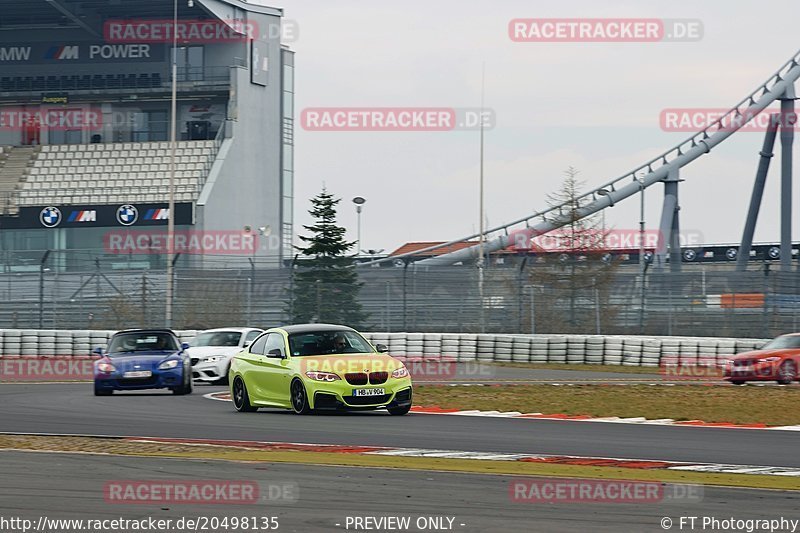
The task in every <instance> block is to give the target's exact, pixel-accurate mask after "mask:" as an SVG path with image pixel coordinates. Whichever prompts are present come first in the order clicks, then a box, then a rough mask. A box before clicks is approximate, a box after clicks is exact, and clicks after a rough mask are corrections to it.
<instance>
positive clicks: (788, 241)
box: [780, 85, 795, 270]
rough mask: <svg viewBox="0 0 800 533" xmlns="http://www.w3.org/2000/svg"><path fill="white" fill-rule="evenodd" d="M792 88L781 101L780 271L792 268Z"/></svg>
mask: <svg viewBox="0 0 800 533" xmlns="http://www.w3.org/2000/svg"><path fill="white" fill-rule="evenodd" d="M794 97H795V94H794V86H792V85H790V86H789V87H788V88H787V89H786V92H785V93H784V94H783V97H782V98H781V99H780V100H781V270H789V269H790V268H791V267H792V144H793V143H794V123H795V118H794Z"/></svg>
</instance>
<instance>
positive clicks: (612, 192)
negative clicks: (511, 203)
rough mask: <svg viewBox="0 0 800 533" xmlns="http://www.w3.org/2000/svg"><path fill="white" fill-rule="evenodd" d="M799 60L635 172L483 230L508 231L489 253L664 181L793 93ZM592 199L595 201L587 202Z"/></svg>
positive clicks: (437, 260) (459, 254)
mask: <svg viewBox="0 0 800 533" xmlns="http://www.w3.org/2000/svg"><path fill="white" fill-rule="evenodd" d="M798 61H800V51H798V52H797V53H795V54H794V56H792V58H791V59H790V60H789V61H787V62H786V63H784V65H783V66H782V67H781V68H780V69H778V71H777V72H775V73H774V74H773V75H772V76H770V77H769V79H768V80H767V81H766V82H764V83H763V84H762V85H760V86H759V87H758V88H757V89H756V90H754V91H753V92H751V93H750V94H749V95H748V96H746V97H745V98H744V99H743V100H742V101H741V102H739V103H738V104H736V105H735V106H734V107H732V108H730V109H729V110H728V111H727V112H726V113H725V114H724V115H722V116H720V117H719V118H718V119H717V120H716V121H714V122H713V123H712V124H710V125H708V126H707V127H706V128H705V129H703V130H701V131H699V132H697V133H695V134H693V135H692V136H691V137H689V138H688V139H686V140H685V141H683V142H681V143H679V144H677V145H675V146H673V147H672V148H670V149H669V150H667V151H666V152H664V153H662V154H661V155H659V156H657V157H655V158H653V159H651V160H650V161H647V162H646V163H643V164H642V165H639V166H638V167H636V168H635V169H633V170H631V171H630V172H627V173H625V174H623V175H622V176H619V177H617V178H614V179H612V180H611V181H608V182H606V183H604V184H603V185H601V186H600V187H597V188H596V189H594V190H591V191H589V192H586V193H584V194H582V195H581V196H579V197H578V198H577V199H576V200H574V201H573V200H571V201H569V202H565V203H562V204H559V205H554V206H552V207H550V208H548V209H545V210H543V211H537V212H535V213H533V214H531V215H528V216H526V217H523V218H520V219H517V220H514V221H512V222H509V223H507V224H503V225H501V226H497V227H494V228H491V229H488V230H486V231H485V233H484V234H483V235H484V236H488V235H490V234H493V233H497V232H503V234H502V235H500V236H498V237H494V238H493V239H491V240H489V239H487V240H485V242H484V245H483V248H484V253H490V252H494V251H498V250H503V249H504V248H507V247H508V246H509V245H511V244H513V243H514V242H520V241H519V240H518V239H522V240H528V239H532V238H533V237H535V236H537V235H542V234H544V233H547V232H549V231H552V230H555V229H558V228H560V227H562V226H565V225H567V224H569V223H571V222H572V221H574V220H576V219H581V218H585V217H587V216H590V215H593V214H595V213H597V212H599V211H601V210H602V209H606V208H608V207H612V206H614V205H615V204H617V203H618V202H620V201H622V200H624V199H626V198H630V197H631V196H634V195H635V194H636V193H638V192H640V191H642V190H643V189H644V188H647V187H650V186H652V185H655V184H656V183H659V182H662V181H663V180H664V179H665V178H667V176H669V174H670V172H673V171H676V170H678V169H680V168H682V167H684V166H686V165H688V164H689V163H691V162H692V161H694V160H695V159H698V158H700V157H701V156H703V155H705V154H707V153H709V152H710V151H711V149H712V148H714V147H715V146H717V145H718V144H720V143H722V142H723V141H724V140H726V139H727V138H728V137H730V136H731V135H733V134H734V133H736V132H737V131H738V130H739V129H741V128H742V127H743V126H744V125H746V124H747V123H748V122H749V121H750V120H752V119H753V117H755V116H756V115H757V114H758V113H761V112H762V111H764V109H766V108H767V107H769V105H770V104H772V103H773V102H775V101H776V100H779V99H780V98H781V97H782V96H783V95H784V94H785V93H786V94H791V91H792V88H793V86H794V82H795V81H797V80H798V78H800V64H798ZM787 91H788V92H787ZM589 201H591V202H590V203H585V202H589ZM571 205H579V206H581V207H579V208H578V209H577V210H575V209H573V208H572V207H570V206H571ZM538 219H541V221H537V220H538ZM519 224H524V225H525V227H524V228H520V229H518V230H513V231H512V232H511V233H509V230H511V229H512V228H513V227H514V226H517V225H519ZM480 236H481V234H480V233H476V234H473V235H470V236H468V237H464V238H461V239H457V240H454V241H449V242H446V243H442V244H438V245H435V246H429V247H427V248H422V249H419V250H415V251H413V252H410V253H407V254H402V255H394V256H391V257H387V258H383V259H377V260H375V261H369V262H364V263H360V264H359V266H366V265H372V264H376V263H381V262H385V261H393V260H396V259H403V258H405V257H410V256H414V255H419V254H420V253H423V252H430V251H434V250H437V249H440V248H445V247H448V246H452V245H454V244H458V243H462V242H465V241H469V240H471V239H475V238H478V237H480ZM479 253H480V252H479V246H478V245H477V244H476V245H474V246H470V247H468V248H462V249H461V250H457V251H455V252H450V253H446V254H442V255H439V256H435V257H431V258H428V259H423V260H420V261H416V262H415V265H428V266H435V265H449V264H454V263H459V262H463V263H466V262H468V261H470V260H473V259H477V258H478V255H479Z"/></svg>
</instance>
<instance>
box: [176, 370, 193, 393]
mask: <svg viewBox="0 0 800 533" xmlns="http://www.w3.org/2000/svg"><path fill="white" fill-rule="evenodd" d="M191 393H192V373H191V372H190V371H187V370H184V372H183V383H182V384H181V385H180V386H179V387H176V388H174V389H172V394H176V395H178V396H183V395H186V394H191Z"/></svg>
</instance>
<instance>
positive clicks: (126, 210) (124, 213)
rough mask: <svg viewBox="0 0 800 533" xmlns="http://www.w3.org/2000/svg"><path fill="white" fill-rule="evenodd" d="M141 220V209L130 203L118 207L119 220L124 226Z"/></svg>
mask: <svg viewBox="0 0 800 533" xmlns="http://www.w3.org/2000/svg"><path fill="white" fill-rule="evenodd" d="M137 220H139V210H138V209H136V207H135V206H132V205H130V204H127V205H121V206H119V209H117V222H119V223H120V224H122V225H123V226H131V225H133V224H136V221H137Z"/></svg>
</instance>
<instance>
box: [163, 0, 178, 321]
mask: <svg viewBox="0 0 800 533" xmlns="http://www.w3.org/2000/svg"><path fill="white" fill-rule="evenodd" d="M173 8H174V11H173V16H172V22H173V25H172V118H171V124H170V127H171V132H170V156H169V206H168V210H169V218H168V219H167V303H166V312H165V322H166V326H167V327H168V328H171V327H172V291H173V286H172V283H173V282H172V270H173V265H172V256H173V254H174V252H175V243H174V241H175V152H176V149H177V146H176V144H177V129H178V128H177V124H178V117H177V110H178V32H177V31H176V26H177V25H178V0H173Z"/></svg>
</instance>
